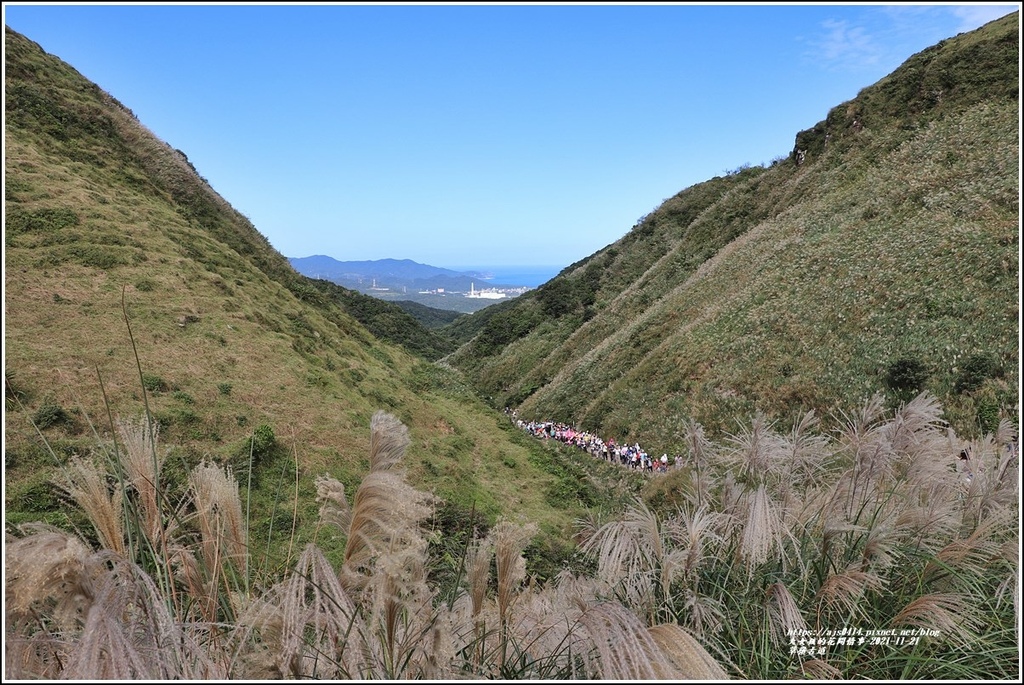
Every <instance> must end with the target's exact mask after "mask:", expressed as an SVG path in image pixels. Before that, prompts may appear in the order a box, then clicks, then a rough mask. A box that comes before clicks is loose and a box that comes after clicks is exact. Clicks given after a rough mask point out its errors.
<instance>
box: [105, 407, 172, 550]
mask: <svg viewBox="0 0 1024 685" xmlns="http://www.w3.org/2000/svg"><path fill="white" fill-rule="evenodd" d="M117 429H118V432H119V434H120V435H121V441H122V442H123V443H124V447H125V449H124V462H123V463H124V468H125V471H126V472H127V476H128V480H129V482H130V483H131V485H132V487H133V488H134V489H135V491H136V492H137V493H138V502H139V509H140V512H141V514H142V519H143V520H142V524H143V532H144V533H145V534H146V536H147V537H148V538H149V540H150V542H151V543H152V544H153V545H154V546H156V547H157V548H158V549H159V548H160V547H161V546H162V544H163V540H164V528H163V509H162V507H161V502H160V499H161V494H160V470H161V466H162V464H163V456H164V455H162V454H161V453H160V452H159V451H158V449H157V444H158V441H159V435H160V427H159V425H158V424H157V423H156V422H152V421H150V420H148V419H147V418H146V417H144V416H143V417H140V418H138V419H137V420H132V419H126V418H122V419H119V420H118V422H117Z"/></svg>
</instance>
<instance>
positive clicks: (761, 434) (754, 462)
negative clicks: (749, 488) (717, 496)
mask: <svg viewBox="0 0 1024 685" xmlns="http://www.w3.org/2000/svg"><path fill="white" fill-rule="evenodd" d="M726 437H727V440H728V441H729V442H730V443H731V449H730V450H728V451H727V452H726V453H725V455H723V459H724V461H725V463H726V464H729V465H731V466H735V467H737V469H738V470H739V475H740V477H741V478H745V479H747V480H749V481H755V482H759V483H760V482H763V481H764V479H766V478H769V477H773V476H778V475H779V474H780V473H781V471H782V470H783V468H784V462H783V458H784V457H785V456H786V445H785V444H784V441H783V440H782V438H781V437H780V436H779V435H778V434H777V433H776V432H775V430H774V428H773V426H772V424H771V423H770V422H769V421H768V419H767V418H766V417H765V416H764V414H762V413H761V412H757V413H756V414H755V415H754V418H753V419H752V420H751V422H750V426H749V427H747V426H741V427H740V430H739V432H737V433H734V434H732V433H730V434H728V435H727V436H726Z"/></svg>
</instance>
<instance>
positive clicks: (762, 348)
mask: <svg viewBox="0 0 1024 685" xmlns="http://www.w3.org/2000/svg"><path fill="white" fill-rule="evenodd" d="M1018 63H1019V45H1018V24H1017V15H1016V14H1014V15H1011V16H1010V17H1007V18H1005V19H1003V20H1000V21H998V22H993V23H992V24H989V25H987V26H985V27H983V28H981V29H979V30H978V31H975V32H972V33H970V34H964V35H961V36H958V37H957V38H954V39H951V40H948V41H944V42H943V43H941V44H939V45H937V46H934V47H932V48H930V49H928V50H926V51H924V52H922V53H920V54H918V55H915V56H914V57H912V58H911V59H909V60H908V61H907V62H906V63H905V64H904V65H903V66H902V67H901V68H900V69H898V70H897V71H895V72H894V73H893V74H891V75H890V76H888V77H886V78H885V79H883V80H882V81H880V82H879V83H878V84H876V85H874V86H871V87H869V88H865V89H864V90H863V91H862V92H861V93H860V94H859V95H858V97H857V98H856V99H854V100H852V101H850V102H847V103H843V104H842V105H839V106H838V107H836V108H834V109H833V110H832V111H831V112H830V113H829V115H828V117H827V119H826V120H825V121H824V122H822V123H821V124H819V125H818V126H816V127H814V128H812V129H810V130H808V131H804V132H801V133H799V134H798V135H797V136H796V145H795V148H794V150H793V153H792V154H791V155H790V156H789V157H788V158H785V159H780V160H777V161H776V162H775V163H773V164H772V165H771V166H770V167H768V168H761V167H752V168H747V169H742V170H737V171H736V172H735V173H731V174H729V175H727V176H724V177H719V178H715V179H711V180H709V181H707V182H705V183H701V184H697V185H695V186H693V187H690V188H687V189H685V190H683V191H682V192H680V193H679V194H678V195H676V196H675V197H673V198H670V199H669V200H667V201H666V202H665V203H664V204H662V205H661V206H660V207H658V208H657V209H656V210H655V211H654V212H652V213H651V214H650V215H649V216H647V217H646V218H645V219H643V220H642V221H640V222H638V223H637V225H636V226H634V227H633V228H632V230H631V231H630V232H629V233H627V234H626V235H625V236H624V237H623V238H622V239H621V240H619V241H617V242H616V243H614V244H612V245H609V246H608V247H606V248H605V249H603V250H601V251H599V252H598V253H596V254H594V255H592V256H591V257H590V258H588V259H586V260H583V261H581V262H580V263H579V264H576V265H573V268H572V269H569V270H567V271H566V272H563V274H562V275H560V276H559V277H558V278H556V279H555V280H553V281H551V282H549V283H548V284H546V285H545V286H543V287H542V288H540V289H539V290H538V291H536V292H535V293H532V294H530V296H528V297H523V298H520V299H519V300H517V301H516V302H515V303H511V305H510V306H507V307H506V308H504V309H502V310H501V311H495V312H494V313H493V314H492V316H491V317H490V318H489V319H488V320H487V321H486V322H485V323H484V322H480V321H478V322H475V324H476V325H477V326H478V327H479V332H476V331H473V332H471V333H472V334H475V335H474V337H472V338H471V339H470V341H469V342H467V343H466V344H464V345H463V347H462V348H460V350H459V351H458V352H457V353H456V354H454V355H452V357H451V361H452V362H453V363H454V364H456V365H457V366H459V367H460V368H463V369H465V370H466V371H467V373H469V374H470V375H471V376H472V377H473V378H474V379H475V382H476V384H477V385H478V387H479V388H480V390H481V391H482V392H483V393H484V394H485V395H487V396H490V397H491V398H493V401H494V402H495V403H496V404H498V405H501V404H511V405H515V406H519V408H520V410H521V411H522V412H523V413H524V414H525V415H527V416H538V417H551V418H558V419H561V420H566V421H572V422H574V423H577V424H578V425H580V426H582V427H586V428H590V429H594V430H600V431H603V432H606V433H608V434H612V435H620V436H631V437H638V438H642V439H643V440H645V441H647V442H648V443H651V444H657V445H658V446H659V447H658V449H673V448H675V447H679V444H678V441H679V436H680V433H681V428H682V421H683V420H685V419H689V418H692V419H695V420H697V421H699V422H701V423H703V424H704V425H705V426H706V427H708V428H709V429H711V430H715V431H721V430H725V431H728V430H730V429H734V428H735V426H736V424H735V421H736V420H737V419H738V418H740V417H745V416H749V415H750V414H751V413H752V412H753V411H762V412H764V413H765V414H767V415H768V416H769V417H770V418H774V419H779V420H785V421H788V420H790V419H792V418H793V417H795V416H796V415H798V414H800V413H803V412H805V411H807V410H809V409H814V410H816V411H817V412H818V413H819V414H820V415H823V416H828V415H833V414H837V413H839V412H847V411H852V410H853V408H855V407H856V406H859V405H860V403H861V402H862V400H863V399H864V398H865V397H869V396H871V395H873V394H874V393H876V392H883V393H885V394H886V395H887V397H888V398H889V400H890V402H892V403H894V404H895V403H897V402H899V401H901V400H902V399H906V398H908V397H909V396H912V395H913V394H915V393H916V392H918V391H921V390H928V391H931V392H933V393H935V394H936V395H938V396H939V397H940V398H941V400H942V401H943V404H944V406H945V407H946V412H947V419H948V420H950V421H951V422H953V423H954V425H956V426H957V428H958V430H960V431H962V432H964V433H965V434H968V435H969V434H972V433H977V432H978V431H981V430H985V429H988V430H991V429H993V428H994V426H995V421H996V420H997V419H998V416H999V415H1001V414H1000V413H1002V415H1010V414H1012V415H1013V416H1014V417H1015V416H1016V412H1015V407H1016V405H1017V402H1018V397H1017V386H1018V382H1019V359H1018V340H1019V308H1018V305H1019V270H1018V269H1019V263H1018V251H1019V109H1018V106H1019V103H1018V99H1017V93H1018V86H1019V70H1018ZM462 325H463V326H465V324H464V323H463V324H462ZM456 332H457V333H458V332H459V331H458V330H456ZM462 332H463V334H464V335H465V331H464V330H463V331H462ZM466 337H468V336H466ZM662 446H663V447H662Z"/></svg>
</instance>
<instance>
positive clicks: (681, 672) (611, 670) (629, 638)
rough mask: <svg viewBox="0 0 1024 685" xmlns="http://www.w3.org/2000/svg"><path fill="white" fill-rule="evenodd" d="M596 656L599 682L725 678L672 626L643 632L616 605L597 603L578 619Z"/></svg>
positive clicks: (704, 653)
mask: <svg viewBox="0 0 1024 685" xmlns="http://www.w3.org/2000/svg"><path fill="white" fill-rule="evenodd" d="M580 624H581V625H582V626H583V628H584V630H585V632H586V634H587V636H588V638H589V640H590V641H591V642H592V643H593V645H594V646H595V647H596V649H597V653H598V655H599V658H600V664H601V673H600V675H599V678H600V679H602V680H611V681H622V680H725V679H727V677H728V676H727V675H726V674H725V672H724V670H723V669H722V668H721V666H719V665H718V663H717V662H716V661H715V660H714V658H712V657H711V655H710V654H708V653H707V651H706V650H705V649H704V648H703V647H701V645H700V643H698V642H697V641H696V640H694V639H693V638H692V637H691V636H690V635H689V634H688V633H686V631H685V630H683V629H682V628H680V627H679V626H677V625H674V624H673V625H670V626H668V625H659V626H655V627H650V628H648V627H647V626H646V625H645V624H644V623H643V622H642V621H641V620H640V619H639V618H637V616H636V615H635V614H633V613H632V612H630V611H629V610H628V609H626V608H625V607H624V606H622V605H621V604H617V603H613V602H600V603H597V604H594V605H592V606H591V607H589V608H588V609H587V610H586V611H584V612H583V613H582V615H581V616H580Z"/></svg>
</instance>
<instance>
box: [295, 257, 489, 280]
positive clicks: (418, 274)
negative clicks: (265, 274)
mask: <svg viewBox="0 0 1024 685" xmlns="http://www.w3.org/2000/svg"><path fill="white" fill-rule="evenodd" d="M288 261H289V262H291V265H292V266H293V267H295V270H296V271H298V272H299V273H301V274H303V275H305V276H309V277H310V278H323V279H326V280H331V281H334V280H335V279H343V280H350V281H361V280H365V279H368V278H369V279H373V278H377V279H386V280H391V281H400V282H403V283H413V282H421V281H432V280H433V279H436V278H439V277H440V278H465V279H477V280H479V279H481V278H487V277H488V275H487V274H484V273H480V272H475V271H452V270H451V269H444V268H441V267H439V266H430V265H429V264H420V263H419V262H414V261H413V260H411V259H373V260H364V261H349V262H342V261H338V260H337V259H334V258H333V257H328V256H326V255H313V256H312V257H289V258H288ZM336 282H337V281H336Z"/></svg>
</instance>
